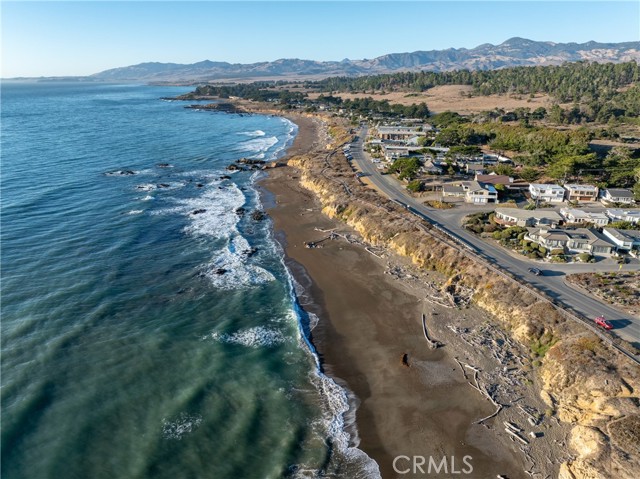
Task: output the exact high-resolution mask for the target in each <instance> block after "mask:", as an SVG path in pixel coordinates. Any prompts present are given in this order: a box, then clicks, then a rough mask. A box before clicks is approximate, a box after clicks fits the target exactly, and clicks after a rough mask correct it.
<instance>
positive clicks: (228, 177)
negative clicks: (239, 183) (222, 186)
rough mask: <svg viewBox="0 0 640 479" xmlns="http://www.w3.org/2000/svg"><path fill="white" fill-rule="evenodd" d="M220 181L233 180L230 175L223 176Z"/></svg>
mask: <svg viewBox="0 0 640 479" xmlns="http://www.w3.org/2000/svg"><path fill="white" fill-rule="evenodd" d="M220 179H221V180H230V179H231V177H230V176H229V175H222V176H221V177H220Z"/></svg>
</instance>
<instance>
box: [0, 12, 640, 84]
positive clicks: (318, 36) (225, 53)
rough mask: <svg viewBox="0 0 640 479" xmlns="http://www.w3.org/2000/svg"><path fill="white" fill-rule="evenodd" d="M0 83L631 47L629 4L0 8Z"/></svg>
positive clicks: (636, 30) (635, 16) (637, 19)
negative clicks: (471, 51)
mask: <svg viewBox="0 0 640 479" xmlns="http://www.w3.org/2000/svg"><path fill="white" fill-rule="evenodd" d="M0 8H1V11H0V12H1V17H2V25H1V26H2V71H1V76H2V77H3V78H10V77H16V76H41V75H44V76H55V75H87V74H92V73H96V72H99V71H102V70H106V69H109V68H115V67H119V66H127V65H133V64H137V63H142V62H147V61H157V62H175V63H194V62H197V61H201V60H213V61H228V62H232V63H252V62H258V61H268V60H276V59H278V58H305V59H312V60H342V59H343V58H351V59H357V58H372V57H376V56H379V55H383V54H385V53H399V52H407V51H416V50H432V49H445V48H449V47H454V48H460V47H465V48H473V47H474V46H477V45H479V44H482V43H494V44H497V43H501V42H503V41H504V40H506V39H508V38H510V37H514V36H519V37H524V38H529V39H532V40H548V41H554V42H571V41H573V42H579V43H581V42H585V41H589V40H595V41H599V42H621V41H638V40H640V2H638V1H637V0H632V1H623V2H613V1H601V2H598V1H566V2H557V1H554V2H543V1H533V2H526V1H497V2H485V1H480V0H477V1H466V2H464V1H448V2H428V1H409V2H399V1H394V2H384V1H355V2H345V1H324V2H314V1H289V2H272V1H257V2H248V1H238V0H236V1H234V2H219V1H200V2H177V1H173V2H152V1H139V2H130V1H115V2H99V1H81V2H58V1H46V2H31V1H20V2H8V1H4V0H3V1H2V3H1V7H0Z"/></svg>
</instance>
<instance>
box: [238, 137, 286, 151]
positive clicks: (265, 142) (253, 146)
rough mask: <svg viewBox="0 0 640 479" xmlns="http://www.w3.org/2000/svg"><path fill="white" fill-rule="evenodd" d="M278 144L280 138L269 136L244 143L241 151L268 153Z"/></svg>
mask: <svg viewBox="0 0 640 479" xmlns="http://www.w3.org/2000/svg"><path fill="white" fill-rule="evenodd" d="M276 143H278V138H277V137H275V136H269V137H267V138H255V139H253V140H249V141H247V142H245V143H243V144H242V145H241V149H242V151H249V152H255V153H262V152H265V151H267V150H268V149H269V148H271V147H272V146H273V145H275V144H276Z"/></svg>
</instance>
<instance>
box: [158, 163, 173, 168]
mask: <svg viewBox="0 0 640 479" xmlns="http://www.w3.org/2000/svg"><path fill="white" fill-rule="evenodd" d="M156 166H157V167H158V168H173V165H171V164H170V163H158V164H157V165H156Z"/></svg>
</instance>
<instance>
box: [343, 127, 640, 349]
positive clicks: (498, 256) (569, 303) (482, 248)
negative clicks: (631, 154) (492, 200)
mask: <svg viewBox="0 0 640 479" xmlns="http://www.w3.org/2000/svg"><path fill="white" fill-rule="evenodd" d="M365 137H366V128H365V129H364V130H362V131H361V132H360V134H359V137H358V141H356V142H355V143H353V144H352V148H351V154H352V156H353V161H354V162H355V163H356V164H357V166H358V168H359V169H360V170H361V171H362V172H363V173H365V175H366V177H367V179H368V180H369V181H371V182H372V183H373V184H374V185H375V186H376V187H377V188H378V189H379V190H380V191H381V192H382V193H384V194H385V195H386V196H388V197H389V198H390V199H395V200H399V201H401V202H403V203H405V204H407V205H409V206H411V207H412V208H414V209H415V211H417V212H418V213H420V214H421V215H423V217H425V218H426V219H427V221H429V222H431V223H433V224H435V225H437V226H439V227H441V228H442V229H444V230H446V231H447V232H448V233H449V234H451V235H453V236H455V237H456V238H458V239H459V240H460V241H461V242H463V243H466V244H467V245H468V246H470V247H471V248H473V249H474V250H475V251H476V252H477V253H478V254H480V255H481V256H482V257H484V259H485V260H487V261H489V262H490V263H492V264H493V265H494V266H496V267H499V268H500V269H502V270H505V271H508V272H509V273H511V274H513V275H515V276H517V277H519V278H521V279H524V280H525V281H527V282H529V283H530V284H532V285H533V286H535V287H536V288H537V289H539V290H540V291H542V292H544V293H546V294H547V295H548V296H550V297H551V298H553V299H555V300H556V301H558V302H559V303H561V304H562V305H563V306H564V307H565V308H566V309H568V310H570V311H573V312H575V313H578V314H579V315H581V316H584V317H586V318H594V317H596V316H599V315H604V316H605V317H606V318H607V319H609V320H611V321H612V322H613V324H614V326H615V330H614V333H615V334H617V335H618V336H619V337H621V338H622V339H625V340H626V341H629V342H631V343H633V344H635V345H636V346H637V347H640V318H637V317H633V316H631V315H630V314H629V313H625V312H622V311H619V310H618V309H616V308H614V307H612V306H610V305H608V304H605V303H603V302H601V301H599V300H597V299H596V298H594V297H592V296H589V295H587V294H585V293H583V292H582V291H581V290H579V289H576V288H574V287H572V286H569V285H568V284H567V283H565V273H564V271H561V270H559V268H558V267H557V266H556V265H553V267H552V268H550V269H549V270H547V269H546V268H545V267H541V266H540V265H539V264H537V263H533V262H530V261H528V260H526V259H524V258H522V259H521V258H517V257H515V256H513V255H512V254H511V253H510V252H509V251H507V250H505V249H503V248H501V247H499V246H496V245H493V244H491V243H488V242H485V241H482V240H481V239H480V238H478V237H477V236H475V235H474V234H473V233H471V232H469V231H467V230H465V229H464V228H463V227H462V225H461V224H460V217H459V215H447V210H436V209H434V208H431V207H428V206H426V205H424V204H423V203H421V202H420V201H418V200H417V199H415V198H413V197H412V196H410V195H409V193H408V192H407V191H406V189H405V187H404V185H402V184H401V183H400V182H399V181H397V180H396V179H395V178H394V177H392V176H389V175H382V174H381V173H380V170H378V169H377V168H376V165H375V164H374V163H372V161H371V160H370V158H369V157H368V155H367V154H366V153H364V150H363V142H364V138H365ZM532 266H536V267H538V268H539V269H542V270H543V271H544V272H545V273H546V274H545V275H543V276H535V275H533V274H532V273H529V272H528V269H529V268H530V267H532ZM624 270H638V268H637V266H636V265H625V266H624Z"/></svg>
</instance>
